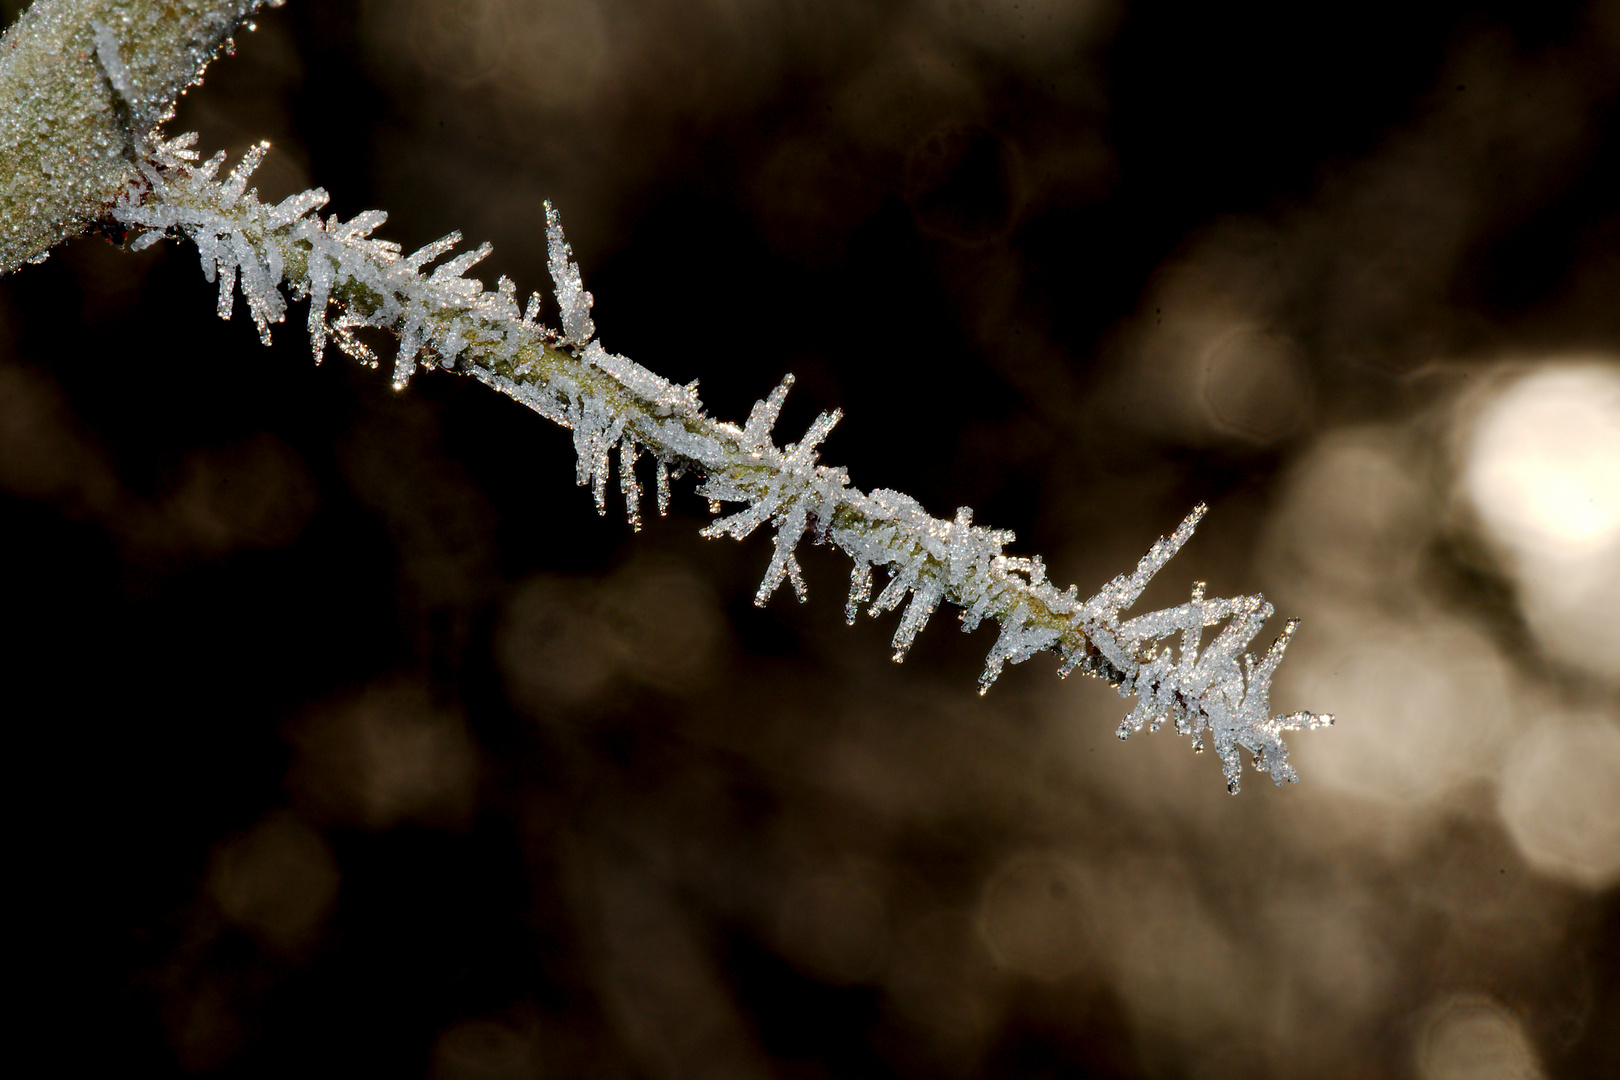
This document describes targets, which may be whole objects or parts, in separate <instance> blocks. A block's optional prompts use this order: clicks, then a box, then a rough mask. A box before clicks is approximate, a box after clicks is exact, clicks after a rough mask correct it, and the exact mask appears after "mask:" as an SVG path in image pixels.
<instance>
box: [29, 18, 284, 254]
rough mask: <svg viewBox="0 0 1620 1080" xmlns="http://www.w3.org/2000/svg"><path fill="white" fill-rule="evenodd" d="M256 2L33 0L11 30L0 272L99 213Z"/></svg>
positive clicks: (102, 213)
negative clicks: (180, 96)
mask: <svg viewBox="0 0 1620 1080" xmlns="http://www.w3.org/2000/svg"><path fill="white" fill-rule="evenodd" d="M261 2H265V0H183V2H175V0H170V2H166V3H153V2H152V0H35V3H34V4H33V5H31V6H30V7H29V8H28V10H26V11H24V12H23V13H22V15H21V16H20V17H19V18H18V19H17V22H16V24H15V25H13V26H11V27H9V28H7V30H6V33H5V37H4V38H0V274H4V273H7V272H9V271H10V270H12V269H14V268H15V267H17V266H18V265H19V264H21V263H23V262H27V261H30V260H34V259H39V258H43V257H44V255H45V253H46V252H48V251H49V250H50V249H51V248H52V247H53V246H54V245H56V244H57V243H58V242H60V241H61V240H64V239H66V238H67V237H69V236H76V235H78V234H79V233H81V232H83V231H84V229H85V227H86V226H87V225H89V224H90V223H92V222H94V221H96V220H98V219H100V218H102V217H104V216H105V215H106V213H107V210H108V208H109V207H110V206H111V205H112V202H113V200H114V199H115V198H117V197H118V194H119V192H120V191H122V190H123V189H124V188H125V186H126V185H128V183H129V182H130V180H132V179H134V177H135V176H136V175H137V174H136V171H135V164H134V161H135V158H136V157H137V156H138V152H139V151H142V150H144V149H146V148H145V146H144V145H143V144H144V142H145V139H146V136H147V134H148V133H149V132H151V131H152V129H153V128H155V127H156V126H157V125H158V124H159V123H161V122H162V121H163V120H165V119H167V118H168V116H169V114H170V112H171V111H172V109H173V105H174V100H175V97H176V96H177V95H178V94H179V93H180V92H181V91H182V90H184V89H185V88H186V87H187V86H190V85H192V84H193V83H195V82H196V81H197V80H198V79H199V78H200V77H201V75H202V70H203V68H204V67H205V66H207V64H208V62H209V61H210V60H212V59H213V58H214V56H215V54H217V53H218V52H219V51H220V50H221V49H228V48H229V47H230V40H231V34H232V33H234V32H235V30H236V28H237V26H238V25H239V24H240V23H241V21H242V20H243V19H244V18H246V17H247V16H248V15H249V14H251V13H252V12H253V11H254V10H255V9H256V8H258V7H259V5H260V3H261ZM268 3H269V4H270V6H272V7H275V6H278V5H279V4H280V3H281V0H268Z"/></svg>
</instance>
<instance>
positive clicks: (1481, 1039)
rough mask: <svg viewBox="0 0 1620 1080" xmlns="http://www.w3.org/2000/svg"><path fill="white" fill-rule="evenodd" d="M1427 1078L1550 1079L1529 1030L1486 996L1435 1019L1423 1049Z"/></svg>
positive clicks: (1454, 1004) (1450, 1007)
mask: <svg viewBox="0 0 1620 1080" xmlns="http://www.w3.org/2000/svg"><path fill="white" fill-rule="evenodd" d="M1418 1075H1419V1076H1421V1077H1422V1078H1423V1080H1540V1078H1541V1077H1542V1076H1543V1075H1545V1074H1544V1073H1543V1072H1542V1070H1541V1064H1540V1062H1539V1061H1538V1060H1537V1058H1536V1051H1535V1047H1533V1046H1532V1045H1531V1044H1530V1039H1529V1037H1528V1036H1526V1035H1525V1033H1524V1027H1523V1025H1522V1024H1520V1023H1519V1021H1518V1019H1517V1018H1516V1017H1515V1016H1514V1015H1513V1014H1512V1013H1510V1012H1508V1011H1507V1009H1505V1008H1503V1007H1502V1006H1501V1005H1499V1004H1497V1003H1496V1002H1494V1001H1491V1000H1488V999H1484V998H1473V999H1470V998H1462V999H1458V1000H1454V1001H1451V1002H1448V1003H1447V1004H1446V1005H1444V1006H1443V1007H1441V1008H1440V1009H1438V1010H1436V1011H1435V1012H1434V1014H1433V1015H1432V1016H1431V1017H1430V1018H1429V1022H1428V1023H1427V1024H1426V1025H1425V1027H1424V1031H1423V1034H1422V1041H1421V1042H1420V1043H1419V1046H1418Z"/></svg>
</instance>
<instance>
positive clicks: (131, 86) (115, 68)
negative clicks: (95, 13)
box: [90, 22, 138, 107]
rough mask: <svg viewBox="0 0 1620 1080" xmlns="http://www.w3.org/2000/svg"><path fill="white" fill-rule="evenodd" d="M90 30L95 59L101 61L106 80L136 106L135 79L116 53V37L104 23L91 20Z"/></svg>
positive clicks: (122, 59) (120, 94) (121, 95)
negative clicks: (94, 48)
mask: <svg viewBox="0 0 1620 1080" xmlns="http://www.w3.org/2000/svg"><path fill="white" fill-rule="evenodd" d="M90 30H91V34H90V36H91V39H92V40H93V41H95V43H96V59H98V60H100V61H101V70H103V71H105V72H106V73H107V81H108V82H110V83H112V88H113V89H114V90H116V91H118V94H119V96H120V97H122V98H123V99H124V100H125V101H127V102H129V103H130V104H131V105H132V106H137V107H138V102H137V101H136V97H135V80H134V79H131V78H130V77H129V68H128V67H126V66H124V58H123V57H122V56H120V55H118V38H117V37H116V36H114V34H113V32H112V30H111V29H109V28H108V26H107V24H106V23H102V22H92V23H91V24H90Z"/></svg>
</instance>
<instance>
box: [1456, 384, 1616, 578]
mask: <svg viewBox="0 0 1620 1080" xmlns="http://www.w3.org/2000/svg"><path fill="white" fill-rule="evenodd" d="M1464 483H1465V486H1466V489H1467V493H1468V496H1469V498H1470V499H1471V501H1472V502H1473V505H1474V508H1475V509H1476V510H1477V511H1478V513H1479V515H1480V518H1481V519H1482V520H1483V522H1484V524H1485V527H1486V528H1487V529H1488V530H1489V531H1490V533H1491V534H1492V535H1493V536H1494V538H1495V539H1497V540H1499V541H1500V542H1502V543H1504V544H1505V545H1507V546H1508V547H1509V548H1510V549H1512V550H1513V551H1514V552H1515V553H1517V554H1519V555H1521V556H1531V557H1535V556H1551V557H1577V556H1581V555H1585V554H1587V553H1590V552H1593V551H1596V550H1598V549H1601V548H1604V547H1607V546H1608V545H1610V544H1611V543H1613V542H1615V541H1616V540H1617V539H1620V371H1617V370H1616V369H1615V368H1614V367H1611V366H1605V365H1598V364H1590V365H1585V366H1580V367H1557V368H1548V369H1546V370H1542V371H1538V372H1536V373H1534V374H1532V375H1528V376H1526V377H1524V378H1522V379H1520V380H1519V381H1517V382H1515V383H1513V384H1512V385H1511V386H1509V387H1508V388H1507V389H1506V390H1504V391H1503V392H1502V393H1501V394H1500V395H1498V397H1497V398H1496V400H1494V401H1492V402H1491V403H1490V404H1489V405H1487V406H1486V407H1485V409H1484V411H1483V412H1482V413H1481V415H1480V416H1479V418H1478V420H1477V422H1476V426H1475V428H1474V433H1473V439H1472V442H1471V446H1470V448H1469V454H1468V460H1467V464H1466V471H1465V476H1464Z"/></svg>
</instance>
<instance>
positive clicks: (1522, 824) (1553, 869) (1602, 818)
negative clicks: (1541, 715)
mask: <svg viewBox="0 0 1620 1080" xmlns="http://www.w3.org/2000/svg"><path fill="white" fill-rule="evenodd" d="M1497 812H1498V813H1499V814H1500V815H1501V818H1502V824H1503V825H1504V826H1505V827H1506V828H1507V831H1508V835H1510V836H1512V837H1513V842H1514V843H1515V844H1517V845H1518V848H1519V852H1520V854H1522V855H1523V856H1524V859H1525V861H1526V862H1528V863H1529V864H1530V865H1531V866H1533V867H1535V868H1536V869H1537V870H1539V871H1541V872H1542V873H1544V874H1546V875H1547V876H1549V877H1553V878H1557V879H1558V880H1560V881H1567V882H1570V883H1572V884H1576V885H1584V886H1587V887H1589V888H1604V887H1606V886H1608V885H1612V884H1614V883H1615V882H1616V881H1620V727H1616V726H1615V725H1614V724H1611V723H1606V722H1603V721H1596V722H1585V723H1548V724H1544V725H1542V726H1540V727H1537V728H1535V729H1534V730H1532V731H1529V732H1526V733H1525V734H1524V735H1523V736H1522V737H1521V738H1519V739H1518V740H1517V741H1515V742H1514V743H1513V745H1512V746H1511V747H1510V748H1509V750H1508V753H1507V758H1506V760H1505V761H1504V763H1503V769H1502V781H1501V787H1500V788H1499V795H1498V799H1497Z"/></svg>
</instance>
